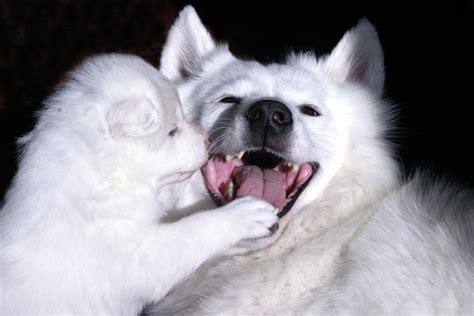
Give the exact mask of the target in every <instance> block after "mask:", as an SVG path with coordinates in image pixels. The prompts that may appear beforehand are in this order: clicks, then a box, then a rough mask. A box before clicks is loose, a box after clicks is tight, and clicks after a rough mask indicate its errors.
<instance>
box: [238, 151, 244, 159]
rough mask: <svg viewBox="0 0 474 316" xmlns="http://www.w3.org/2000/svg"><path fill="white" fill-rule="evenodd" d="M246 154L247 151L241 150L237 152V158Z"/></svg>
mask: <svg viewBox="0 0 474 316" xmlns="http://www.w3.org/2000/svg"><path fill="white" fill-rule="evenodd" d="M244 154H245V151H241V152H239V153H238V154H237V158H239V159H242V157H243V156H244Z"/></svg>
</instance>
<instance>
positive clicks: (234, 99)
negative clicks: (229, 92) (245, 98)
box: [219, 96, 242, 104]
mask: <svg viewBox="0 0 474 316" xmlns="http://www.w3.org/2000/svg"><path fill="white" fill-rule="evenodd" d="M241 101H242V99H241V98H238V97H234V96H227V97H224V98H222V99H220V100H219V102H220V103H232V104H237V103H240V102H241Z"/></svg>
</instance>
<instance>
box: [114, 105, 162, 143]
mask: <svg viewBox="0 0 474 316" xmlns="http://www.w3.org/2000/svg"><path fill="white" fill-rule="evenodd" d="M158 118H159V115H158V112H157V111H156V109H155V107H154V106H153V104H152V103H151V101H150V100H149V99H148V98H146V97H132V98H129V99H126V100H124V101H121V102H118V103H115V104H112V105H111V107H110V109H109V111H108V112H107V115H106V121H107V124H108V127H109V131H110V134H111V135H112V137H113V138H121V137H140V136H146V135H150V134H152V133H153V132H154V131H156V130H157V129H158V126H159V124H158V123H159V122H158Z"/></svg>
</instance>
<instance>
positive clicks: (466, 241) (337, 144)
mask: <svg viewBox="0 0 474 316" xmlns="http://www.w3.org/2000/svg"><path fill="white" fill-rule="evenodd" d="M161 62H162V65H161V70H162V71H163V72H164V74H165V75H166V76H168V77H169V78H171V79H173V80H175V81H176V82H177V83H178V91H179V94H180V97H181V98H182V101H183V106H184V109H185V113H188V114H189V117H191V118H192V119H193V121H194V122H196V123H198V124H200V125H201V126H202V127H203V128H204V129H206V130H207V131H208V132H209V133H210V134H211V138H212V139H213V140H214V142H215V143H216V144H219V146H216V147H215V148H216V149H215V150H214V155H213V156H212V157H213V159H211V160H210V161H209V162H208V164H207V166H206V167H205V168H204V169H203V174H204V179H205V182H206V184H207V189H206V188H204V187H202V186H201V185H200V183H201V179H199V177H200V174H197V175H196V177H195V179H194V180H196V181H198V182H197V183H198V184H195V183H193V182H190V187H192V190H190V189H189V188H188V187H184V188H183V190H186V191H185V192H187V194H186V197H189V198H188V199H187V200H185V201H178V204H177V206H178V207H181V206H183V207H184V206H185V205H183V202H186V203H188V204H192V203H195V202H196V201H197V200H202V201H210V200H211V199H210V198H209V197H208V196H207V191H209V192H210V193H211V196H212V199H214V200H215V201H216V203H217V204H225V203H228V202H229V201H232V200H233V198H234V197H236V196H237V197H239V196H246V195H254V196H260V197H262V198H264V199H266V200H267V201H269V202H271V203H273V204H274V205H275V206H276V207H278V208H279V209H280V210H281V212H280V213H279V217H280V221H279V223H280V230H279V232H277V233H276V234H275V235H273V236H272V237H270V238H265V239H263V240H261V242H260V243H259V245H260V247H261V249H257V247H258V245H256V249H255V251H253V252H250V253H247V254H244V255H234V256H228V257H226V258H219V259H216V260H214V261H213V262H211V263H208V264H206V265H205V266H202V267H201V268H200V269H198V271H197V272H196V273H194V274H193V275H192V276H191V277H190V278H189V279H188V280H187V281H186V282H184V283H182V284H181V285H180V286H179V287H177V288H175V289H174V290H173V291H172V292H170V294H169V295H168V296H167V297H166V298H165V299H164V300H162V301H161V302H160V304H158V305H157V306H155V307H154V308H152V309H150V310H149V311H150V312H155V313H158V314H160V315H165V314H168V313H175V314H188V313H196V314H205V315H210V314H225V315H229V314H237V315H257V314H258V315H260V314H268V315H283V314H295V315H300V314H305V313H309V314H322V315H327V314H367V313H369V314H387V313H389V314H394V313H395V314H400V313H401V314H412V313H413V314H418V313H430V314H431V313H434V314H463V313H465V314H471V315H472V313H473V305H474V298H473V273H474V260H473V256H474V249H473V245H474V242H473V237H474V236H473V231H474V227H473V222H474V220H473V213H474V212H473V211H474V210H473V209H474V199H473V196H472V192H465V191H463V190H461V189H460V188H458V187H456V186H453V185H450V184H449V183H447V182H446V181H442V180H434V179H433V178H432V177H431V176H429V175H421V174H417V175H414V176H413V177H412V178H411V180H409V181H408V182H406V183H404V182H402V181H400V180H399V178H400V177H399V171H398V166H397V164H396V162H395V161H394V160H393V159H392V150H391V146H390V144H389V143H388V141H387V139H386V138H385V136H386V135H387V133H388V132H390V129H391V120H392V118H393V113H392V111H391V108H392V107H391V106H389V105H388V104H387V103H386V102H384V101H383V100H382V91H383V86H384V63H383V52H382V49H381V45H380V43H379V40H378V36H377V33H376V31H375V29H374V27H373V26H372V25H371V24H370V23H369V22H368V21H367V20H362V21H361V22H360V23H359V24H358V25H357V26H356V27H355V28H354V29H352V30H350V31H349V32H347V33H346V34H345V35H344V37H343V38H342V40H341V41H340V42H339V44H338V45H337V46H336V47H335V49H334V50H333V51H332V53H331V54H329V55H328V56H324V57H322V58H316V57H315V56H314V55H312V54H309V53H308V54H291V55H290V56H289V57H288V59H287V60H286V61H285V62H284V63H282V64H269V65H262V64H259V63H257V62H254V61H243V60H239V59H237V58H235V57H234V56H233V55H232V54H231V53H230V52H229V50H228V49H227V47H226V46H225V45H216V43H215V42H214V40H213V39H212V38H211V37H210V35H209V33H208V32H207V30H206V29H205V27H204V26H203V25H202V23H201V21H200V20H199V17H198V16H197V14H196V12H195V11H194V10H193V9H192V8H191V7H187V8H185V9H184V10H183V11H182V12H181V14H180V16H179V18H178V20H177V21H176V22H175V24H174V25H173V27H172V29H171V31H170V33H169V37H168V40H167V43H166V46H165V49H164V51H163V53H162V60H161ZM193 190H194V192H195V194H194V201H193V198H192V197H193V195H192V194H190V192H191V191H193Z"/></svg>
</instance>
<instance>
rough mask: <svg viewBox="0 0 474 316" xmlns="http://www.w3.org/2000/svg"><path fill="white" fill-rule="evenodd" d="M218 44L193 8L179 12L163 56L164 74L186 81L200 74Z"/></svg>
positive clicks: (161, 66)
mask: <svg viewBox="0 0 474 316" xmlns="http://www.w3.org/2000/svg"><path fill="white" fill-rule="evenodd" d="M215 48H216V43H215V42H214V40H213V39H212V37H211V35H210V34H209V32H208V31H207V29H206V27H205V26H204V25H203V24H202V22H201V20H200V19H199V16H198V15H197V13H196V11H195V10H194V8H193V7H192V6H186V7H185V8H184V9H183V10H181V12H180V13H179V16H178V18H177V19H176V21H175V22H174V24H173V26H172V27H171V30H170V32H169V34H168V38H167V40H166V44H165V46H164V48H163V51H162V53H161V61H160V71H161V72H162V73H163V74H164V75H165V76H166V77H168V78H169V79H171V80H177V79H180V78H186V77H188V76H190V75H192V74H193V73H195V72H197V71H199V68H200V64H201V61H202V59H203V57H204V56H205V55H207V54H208V53H210V52H211V51H213V50H214V49H215Z"/></svg>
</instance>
